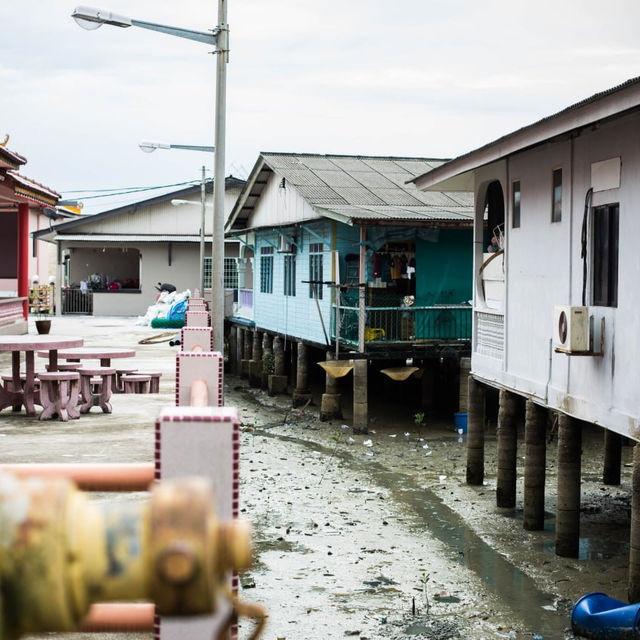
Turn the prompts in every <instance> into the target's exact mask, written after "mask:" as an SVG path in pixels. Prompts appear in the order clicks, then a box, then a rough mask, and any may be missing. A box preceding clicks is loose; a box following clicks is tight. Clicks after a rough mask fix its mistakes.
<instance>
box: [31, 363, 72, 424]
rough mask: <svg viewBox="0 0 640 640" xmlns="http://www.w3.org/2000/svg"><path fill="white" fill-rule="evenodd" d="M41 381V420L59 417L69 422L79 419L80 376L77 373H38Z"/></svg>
mask: <svg viewBox="0 0 640 640" xmlns="http://www.w3.org/2000/svg"><path fill="white" fill-rule="evenodd" d="M37 375H38V379H39V380H40V402H39V404H41V405H42V413H41V414H40V416H39V418H40V420H51V419H53V417H54V416H58V419H59V420H62V421H64V422H67V421H68V420H69V418H79V417H80V413H79V412H78V409H77V404H78V392H79V384H80V374H79V373H78V372H77V371H46V372H41V373H38V374H37Z"/></svg>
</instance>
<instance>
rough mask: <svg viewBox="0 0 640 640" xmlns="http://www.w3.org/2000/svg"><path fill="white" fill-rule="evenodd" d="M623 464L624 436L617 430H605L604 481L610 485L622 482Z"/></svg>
mask: <svg viewBox="0 0 640 640" xmlns="http://www.w3.org/2000/svg"><path fill="white" fill-rule="evenodd" d="M621 464H622V436H621V435H620V434H619V433H615V431H609V429H605V430H604V469H603V471H602V482H603V483H604V484H609V485H619V484H620V466H621Z"/></svg>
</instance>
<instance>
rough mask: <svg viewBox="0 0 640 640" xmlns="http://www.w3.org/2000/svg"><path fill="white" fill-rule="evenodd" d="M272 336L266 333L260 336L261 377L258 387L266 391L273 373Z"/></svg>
mask: <svg viewBox="0 0 640 640" xmlns="http://www.w3.org/2000/svg"><path fill="white" fill-rule="evenodd" d="M273 369H274V361H273V336H272V335H271V334H270V333H267V332H266V331H265V332H264V333H263V334H262V375H261V378H260V386H261V387H262V388H263V389H267V388H268V386H269V376H270V375H271V374H272V373H273Z"/></svg>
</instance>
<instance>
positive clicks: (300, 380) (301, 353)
mask: <svg viewBox="0 0 640 640" xmlns="http://www.w3.org/2000/svg"><path fill="white" fill-rule="evenodd" d="M310 400H311V393H310V392H309V359H308V349H307V345H306V344H305V343H304V342H302V340H300V341H299V342H298V360H297V362H296V388H295V389H294V391H293V406H294V407H300V406H302V405H304V404H307V402H309V401H310Z"/></svg>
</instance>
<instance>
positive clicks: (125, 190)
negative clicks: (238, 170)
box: [62, 180, 200, 199]
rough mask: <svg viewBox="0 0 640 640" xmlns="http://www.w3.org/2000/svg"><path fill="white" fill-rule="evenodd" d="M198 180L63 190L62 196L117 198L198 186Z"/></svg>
mask: <svg viewBox="0 0 640 640" xmlns="http://www.w3.org/2000/svg"><path fill="white" fill-rule="evenodd" d="M199 182H200V181H199V180H188V181H186V182H174V183H172V184H161V185H157V186H154V187H118V188H108V189H65V190H64V191H62V193H63V194H65V195H66V194H83V193H97V194H100V195H95V196H84V199H88V198H102V197H107V196H110V195H113V196H117V195H122V194H126V193H138V192H139V191H152V190H154V189H168V188H169V187H183V186H186V185H196V184H199Z"/></svg>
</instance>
